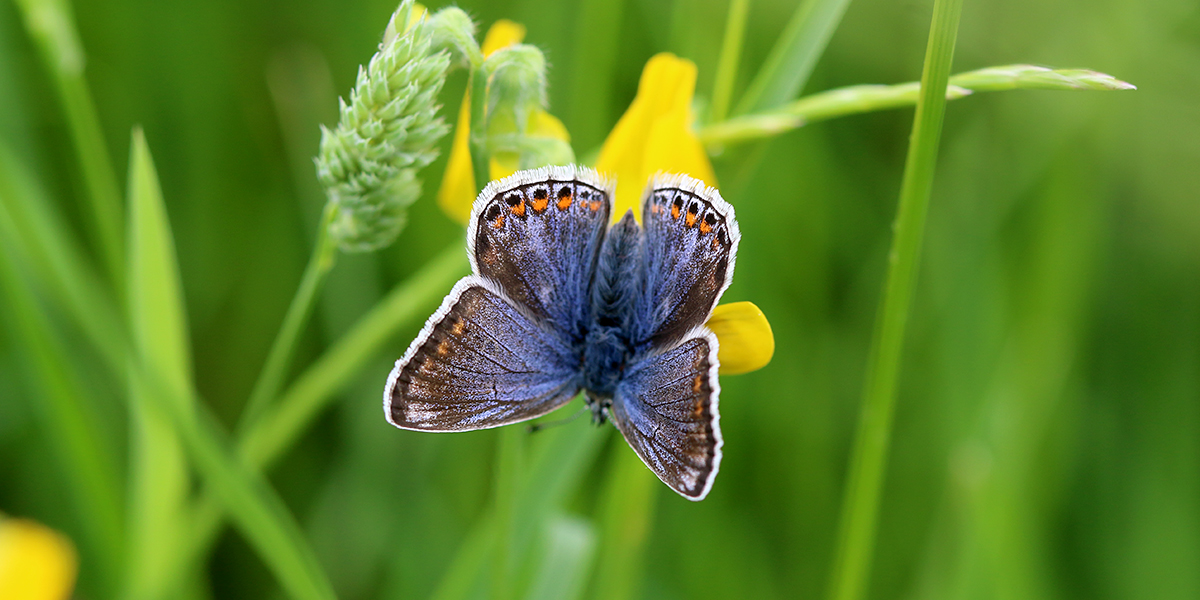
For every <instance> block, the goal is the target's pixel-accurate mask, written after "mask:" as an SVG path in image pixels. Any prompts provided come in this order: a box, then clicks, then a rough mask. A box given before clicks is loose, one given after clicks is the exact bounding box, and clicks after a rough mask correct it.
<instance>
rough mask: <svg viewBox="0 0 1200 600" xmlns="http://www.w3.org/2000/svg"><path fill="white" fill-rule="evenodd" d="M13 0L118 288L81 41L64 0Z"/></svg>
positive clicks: (115, 245)
mask: <svg viewBox="0 0 1200 600" xmlns="http://www.w3.org/2000/svg"><path fill="white" fill-rule="evenodd" d="M15 1H16V4H17V7H18V8H20V10H21V13H22V16H23V17H24V20H25V29H26V30H27V31H28V32H29V36H30V37H31V38H33V40H34V42H35V43H36V45H37V48H38V50H39V52H40V53H41V56H42V62H43V63H45V66H46V70H47V71H48V72H49V73H50V76H51V77H52V78H53V79H54V83H55V88H56V90H57V92H58V98H59V101H60V102H62V106H63V111H64V112H65V113H66V117H67V125H68V128H69V129H70V132H71V139H72V142H73V145H74V147H75V154H76V158H77V159H78V160H79V166H80V169H81V170H82V172H83V180H84V184H85V185H86V186H87V192H88V193H87V197H88V200H89V201H90V202H89V203H88V207H87V210H86V211H85V212H86V213H87V214H88V215H89V216H90V220H89V225H90V226H91V227H90V233H91V235H92V237H93V238H94V240H93V241H94V243H95V245H96V247H97V249H98V250H99V252H100V255H101V256H102V257H103V259H104V265H105V267H106V268H107V270H108V274H109V276H110V277H111V278H112V281H113V283H114V284H115V285H117V286H118V289H119V286H120V282H121V280H122V273H123V269H124V266H125V264H124V260H125V257H124V255H123V254H124V251H123V250H122V241H123V240H122V233H121V222H122V210H121V192H120V189H119V188H118V186H117V177H116V172H115V171H114V170H113V167H112V160H110V158H109V155H108V147H107V145H106V144H105V142H104V133H103V130H101V128H100V119H99V118H98V117H97V116H96V106H95V104H94V103H93V102H92V94H91V91H89V89H88V85H87V80H86V79H85V78H84V74H83V69H84V62H85V59H84V55H83V45H82V44H81V43H80V41H79V33H78V32H77V31H76V29H75V17H74V15H72V14H71V8H70V5H69V4H68V3H67V2H65V1H64V0H15Z"/></svg>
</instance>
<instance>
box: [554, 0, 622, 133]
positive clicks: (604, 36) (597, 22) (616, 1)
mask: <svg viewBox="0 0 1200 600" xmlns="http://www.w3.org/2000/svg"><path fill="white" fill-rule="evenodd" d="M624 11H625V0H584V1H583V2H580V3H579V13H578V16H577V17H576V25H575V27H576V31H587V32H588V36H587V37H586V38H578V41H577V42H576V49H575V52H574V61H573V63H572V65H571V67H572V68H571V73H572V75H571V77H572V80H571V88H570V89H571V92H570V93H571V95H570V97H569V101H570V104H569V105H568V107H569V109H570V112H569V113H568V114H569V115H570V120H569V122H568V123H567V124H568V125H569V127H568V130H569V131H570V132H571V142H572V143H573V144H574V146H575V148H577V149H578V148H591V147H593V146H596V145H598V144H600V143H601V142H603V141H604V135H605V134H606V133H607V129H606V128H607V127H609V126H610V125H611V123H610V120H609V119H610V115H611V114H612V110H613V106H612V101H613V84H614V82H615V74H616V65H617V54H618V51H619V49H620V41H621V18H622V15H623V14H624ZM585 39H586V41H585Z"/></svg>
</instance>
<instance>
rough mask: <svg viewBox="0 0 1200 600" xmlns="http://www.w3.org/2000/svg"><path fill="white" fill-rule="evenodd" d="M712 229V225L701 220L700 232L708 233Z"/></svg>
mask: <svg viewBox="0 0 1200 600" xmlns="http://www.w3.org/2000/svg"><path fill="white" fill-rule="evenodd" d="M710 231H712V226H711V225H709V224H708V222H707V221H700V233H708V232H710Z"/></svg>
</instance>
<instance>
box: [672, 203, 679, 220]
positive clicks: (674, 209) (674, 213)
mask: <svg viewBox="0 0 1200 600" xmlns="http://www.w3.org/2000/svg"><path fill="white" fill-rule="evenodd" d="M671 218H672V219H678V218H679V207H678V206H675V205H671Z"/></svg>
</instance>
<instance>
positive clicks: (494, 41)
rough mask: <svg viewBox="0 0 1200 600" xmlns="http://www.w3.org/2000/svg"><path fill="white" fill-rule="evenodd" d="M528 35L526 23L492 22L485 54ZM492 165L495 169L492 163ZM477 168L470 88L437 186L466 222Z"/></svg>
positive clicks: (446, 206)
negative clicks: (473, 157) (472, 142)
mask: <svg viewBox="0 0 1200 600" xmlns="http://www.w3.org/2000/svg"><path fill="white" fill-rule="evenodd" d="M523 39H525V26H524V25H521V24H520V23H514V22H512V21H509V20H508V19H500V20H499V21H496V22H495V23H494V24H492V26H491V28H489V29H488V32H487V35H486V36H484V38H483V48H482V50H483V55H484V56H485V57H486V56H488V55H490V54H491V53H493V52H495V51H497V50H499V49H501V48H504V47H505V46H511V45H513V44H517V43H520V42H521V40H523ZM490 168H491V169H495V166H494V165H492V166H491V167H490ZM477 191H478V188H476V187H475V171H474V168H473V165H472V163H471V90H467V91H466V93H464V94H463V100H462V105H461V106H460V107H459V109H458V123H457V124H456V125H455V126H454V142H453V143H452V144H451V146H450V157H449V158H447V159H446V171H445V173H444V174H443V175H442V186H441V188H439V189H438V205H439V206H441V207H442V211H444V212H445V213H446V214H447V215H449V217H450V218H451V219H454V220H455V221H458V222H459V223H466V222H467V219H468V218H469V217H470V216H471V205H472V204H473V203H474V202H475V193H476V192H477Z"/></svg>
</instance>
